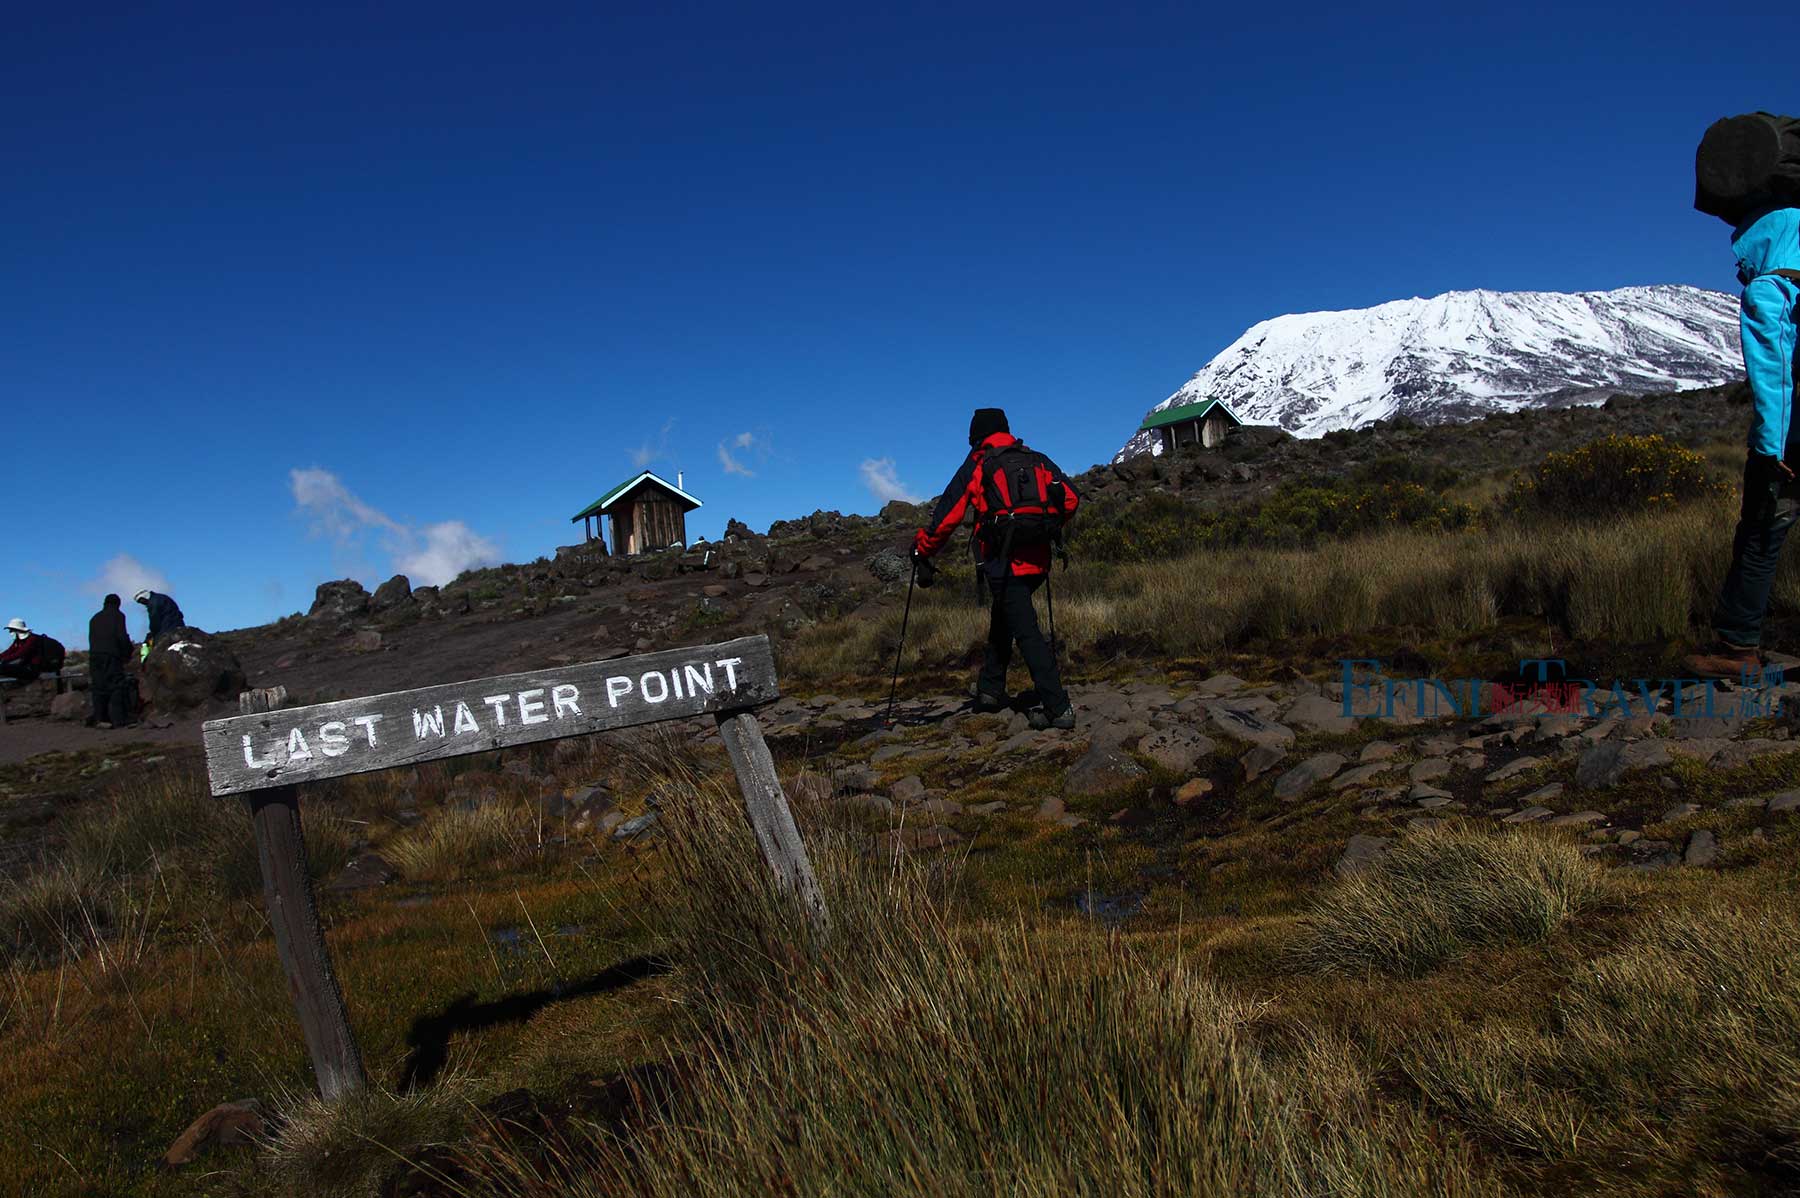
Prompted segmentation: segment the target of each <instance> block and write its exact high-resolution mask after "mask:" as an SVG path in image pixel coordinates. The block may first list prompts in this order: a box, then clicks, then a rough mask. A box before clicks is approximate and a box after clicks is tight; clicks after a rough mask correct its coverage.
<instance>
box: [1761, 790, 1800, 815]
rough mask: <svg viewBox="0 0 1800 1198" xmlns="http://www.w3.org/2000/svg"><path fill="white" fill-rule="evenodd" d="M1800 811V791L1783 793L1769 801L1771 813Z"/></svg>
mask: <svg viewBox="0 0 1800 1198" xmlns="http://www.w3.org/2000/svg"><path fill="white" fill-rule="evenodd" d="M1797 809H1800V790H1788V791H1783V792H1782V793H1781V794H1778V795H1776V796H1775V797H1774V798H1772V799H1770V800H1769V813H1770V814H1771V815H1772V814H1774V813H1775V812H1777V811H1794V810H1797Z"/></svg>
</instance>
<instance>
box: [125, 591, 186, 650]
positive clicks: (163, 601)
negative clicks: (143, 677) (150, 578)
mask: <svg viewBox="0 0 1800 1198" xmlns="http://www.w3.org/2000/svg"><path fill="white" fill-rule="evenodd" d="M132 598H133V599H136V600H137V601H138V602H139V603H142V604H143V605H144V609H145V611H147V612H148V613H149V616H150V635H149V636H147V637H145V638H144V643H145V645H149V644H151V643H152V642H160V641H161V640H162V639H163V637H164V636H165V635H166V634H168V633H172V632H174V631H176V630H177V629H180V628H185V627H186V626H187V618H186V617H185V616H183V615H182V614H181V606H180V605H179V604H177V603H176V602H175V600H173V599H171V598H169V597H168V596H167V595H165V594H163V593H162V592H161V591H150V590H143V591H139V592H138V593H137V594H136V595H133V596H132Z"/></svg>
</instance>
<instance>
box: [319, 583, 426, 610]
mask: <svg viewBox="0 0 1800 1198" xmlns="http://www.w3.org/2000/svg"><path fill="white" fill-rule="evenodd" d="M412 597H413V589H412V582H411V581H410V580H409V579H408V578H407V577H406V575H404V574H396V575H394V576H393V577H392V578H390V579H388V580H387V581H386V582H384V583H382V584H381V585H380V586H378V587H376V588H375V597H374V598H373V599H372V600H371V601H370V606H371V607H372V608H373V609H374V610H376V611H378V612H382V611H387V610H388V609H389V608H392V607H398V606H400V605H401V604H403V603H411V602H412ZM313 606H315V607H317V606H318V604H317V602H316V601H315V603H314V604H313Z"/></svg>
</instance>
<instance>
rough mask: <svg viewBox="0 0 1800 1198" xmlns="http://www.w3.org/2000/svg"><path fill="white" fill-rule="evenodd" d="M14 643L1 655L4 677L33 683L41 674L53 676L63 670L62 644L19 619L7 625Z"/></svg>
mask: <svg viewBox="0 0 1800 1198" xmlns="http://www.w3.org/2000/svg"><path fill="white" fill-rule="evenodd" d="M6 630H7V631H8V632H10V633H12V635H13V643H12V644H10V645H8V646H7V647H6V650H5V652H0V678H16V679H18V680H19V681H21V682H29V681H31V680H32V679H33V678H36V677H37V676H38V675H39V674H53V673H55V672H56V671H57V670H60V669H62V663H63V647H62V644H61V642H59V641H57V640H55V639H53V638H51V637H47V636H45V635H43V634H42V633H39V632H33V631H31V625H29V624H27V623H26V622H25V621H24V620H22V619H20V618H19V617H17V616H14V617H13V618H12V619H10V620H8V621H7V622H6Z"/></svg>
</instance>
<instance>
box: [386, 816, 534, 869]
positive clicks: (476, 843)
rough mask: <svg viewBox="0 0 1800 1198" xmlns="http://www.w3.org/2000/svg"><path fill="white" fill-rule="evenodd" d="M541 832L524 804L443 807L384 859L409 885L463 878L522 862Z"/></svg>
mask: <svg viewBox="0 0 1800 1198" xmlns="http://www.w3.org/2000/svg"><path fill="white" fill-rule="evenodd" d="M536 832H537V821H536V818H535V817H534V815H533V813H532V811H531V809H530V808H528V807H527V806H525V805H524V804H522V803H516V802H510V801H506V800H494V801H490V802H481V803H477V804H474V805H472V806H467V807H462V806H452V807H444V808H441V809H439V810H438V811H436V812H434V813H433V814H432V815H431V816H430V817H429V818H428V819H426V820H425V822H424V823H421V824H420V825H419V826H418V827H416V828H411V829H409V830H408V831H407V832H406V833H405V834H403V835H401V836H398V837H396V838H395V839H394V840H393V842H392V843H390V844H389V845H388V846H387V847H386V848H384V849H382V856H383V857H384V858H386V859H387V861H388V862H389V863H390V864H391V865H393V867H394V868H395V869H396V870H398V871H399V872H400V874H401V876H403V877H405V878H406V879H408V880H409V881H415V882H417V881H425V880H442V879H450V878H461V877H466V876H468V875H470V874H474V873H480V872H485V871H488V870H492V869H494V868H496V867H498V866H502V865H505V864H507V863H509V862H512V861H515V860H517V859H518V858H519V857H520V856H522V855H524V854H525V853H527V852H528V851H530V849H531V848H532V846H533V844H534V843H535V840H536Z"/></svg>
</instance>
